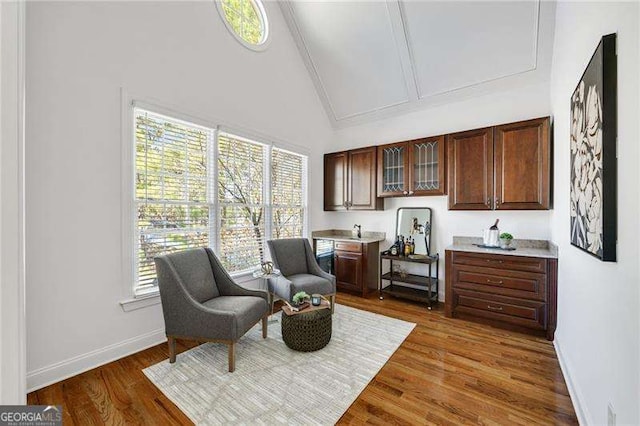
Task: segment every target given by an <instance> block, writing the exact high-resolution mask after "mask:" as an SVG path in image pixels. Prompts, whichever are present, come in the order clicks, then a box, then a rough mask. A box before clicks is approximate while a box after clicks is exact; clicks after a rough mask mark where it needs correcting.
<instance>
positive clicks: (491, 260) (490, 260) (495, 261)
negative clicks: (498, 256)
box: [487, 259, 502, 263]
mask: <svg viewBox="0 0 640 426" xmlns="http://www.w3.org/2000/svg"><path fill="white" fill-rule="evenodd" d="M487 262H489V263H502V260H495V259H487Z"/></svg>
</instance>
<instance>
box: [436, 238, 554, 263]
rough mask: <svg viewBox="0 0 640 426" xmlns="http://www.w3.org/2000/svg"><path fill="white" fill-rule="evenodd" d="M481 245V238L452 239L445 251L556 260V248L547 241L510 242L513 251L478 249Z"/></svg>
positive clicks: (515, 240)
mask: <svg viewBox="0 0 640 426" xmlns="http://www.w3.org/2000/svg"><path fill="white" fill-rule="evenodd" d="M475 244H482V238H481V237H453V244H451V245H450V246H448V247H447V248H446V249H445V250H451V251H466V252H471V253H487V254H501V255H504V256H527V257H542V258H548V259H557V258H558V246H557V245H555V244H554V243H552V242H551V241H547V240H517V239H514V240H513V241H512V242H511V246H512V247H515V248H516V249H515V250H501V249H499V248H484V247H478V246H477V245H475Z"/></svg>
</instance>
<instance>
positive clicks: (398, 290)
mask: <svg viewBox="0 0 640 426" xmlns="http://www.w3.org/2000/svg"><path fill="white" fill-rule="evenodd" d="M383 260H388V261H389V272H387V273H385V274H383V273H382V263H383V262H382V261H383ZM394 262H409V263H418V264H423V265H425V269H426V272H427V274H426V275H416V274H405V275H401V274H400V273H398V272H394V271H393V263H394ZM439 266H440V255H439V254H438V253H436V254H435V255H434V256H424V257H422V256H421V257H417V258H412V257H408V256H392V255H389V254H380V282H379V283H378V293H379V296H380V300H383V299H384V295H389V296H394V297H400V298H404V299H409V300H414V301H416V302H425V303H427V309H429V310H431V308H432V307H433V306H434V305H437V304H438V289H439V281H440V280H439V278H440V277H439ZM433 269H435V276H433ZM384 281H388V282H389V285H388V286H386V287H383V282H384Z"/></svg>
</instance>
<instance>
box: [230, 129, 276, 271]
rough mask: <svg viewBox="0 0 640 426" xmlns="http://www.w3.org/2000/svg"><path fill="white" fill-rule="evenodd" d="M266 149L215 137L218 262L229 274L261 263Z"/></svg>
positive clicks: (233, 138)
mask: <svg viewBox="0 0 640 426" xmlns="http://www.w3.org/2000/svg"><path fill="white" fill-rule="evenodd" d="M266 150H267V146H266V145H262V144H259V143H255V142H250V141H247V140H245V139H241V138H239V137H236V136H233V135H230V134H226V133H220V134H219V136H218V210H219V231H220V241H219V243H220V260H221V262H222V264H223V265H224V267H225V268H227V270H228V271H230V272H239V271H245V270H248V269H252V268H255V267H256V265H259V264H260V262H261V261H263V260H264V246H265V244H264V243H265V239H266V235H267V233H266V229H265V215H266V211H267V206H266V204H265V198H266V197H265V193H266V191H267V188H266V185H265V180H266V179H265V170H266V167H265V154H266Z"/></svg>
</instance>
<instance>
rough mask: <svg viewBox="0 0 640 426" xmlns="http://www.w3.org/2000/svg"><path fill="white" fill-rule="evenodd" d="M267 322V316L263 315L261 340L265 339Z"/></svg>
mask: <svg viewBox="0 0 640 426" xmlns="http://www.w3.org/2000/svg"><path fill="white" fill-rule="evenodd" d="M268 320H269V316H268V315H265V316H263V317H262V338H263V339H266V338H267V322H268Z"/></svg>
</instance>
